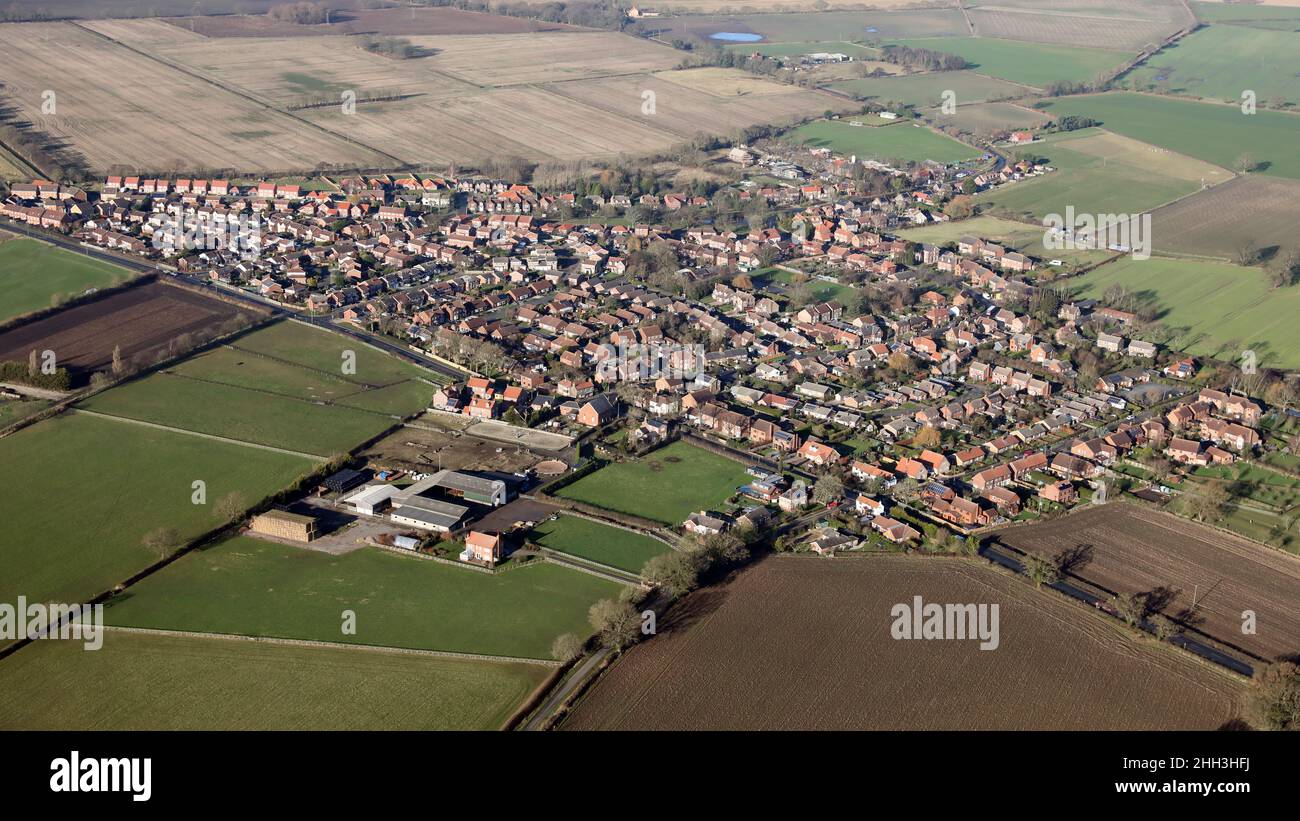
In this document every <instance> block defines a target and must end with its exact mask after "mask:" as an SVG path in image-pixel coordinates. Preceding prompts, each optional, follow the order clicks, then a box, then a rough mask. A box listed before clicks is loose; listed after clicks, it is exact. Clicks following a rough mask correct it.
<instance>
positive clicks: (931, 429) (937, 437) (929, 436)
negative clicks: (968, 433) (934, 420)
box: [912, 425, 943, 448]
mask: <svg viewBox="0 0 1300 821" xmlns="http://www.w3.org/2000/svg"><path fill="white" fill-rule="evenodd" d="M942 441H943V436H942V434H940V433H939V429H938V428H936V427H935V426H934V425H926V426H925V427H923V428H921V429H920V430H918V431H917V432H916V436H913V437H912V444H913V445H915V446H916V447H918V448H933V447H938V445H939V443H940V442H942Z"/></svg>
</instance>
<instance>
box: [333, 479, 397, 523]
mask: <svg viewBox="0 0 1300 821" xmlns="http://www.w3.org/2000/svg"><path fill="white" fill-rule="evenodd" d="M401 490H402V489H401V488H399V487H394V486H393V485H367V486H366V487H363V488H362V489H361V490H358V491H357V492H356V493H354V494H352V495H351V496H349V497H348V498H346V499H344V500H343V504H345V505H348V506H349V507H351V508H353V509H354V510H356V512H357V513H362V514H364V515H366V516H377V515H379V514H380V513H382V512H383V511H384V509H385V508H387V507H388V506H389V505H390V504H392V501H393V497H394V496H396V495H397V494H399V493H401Z"/></svg>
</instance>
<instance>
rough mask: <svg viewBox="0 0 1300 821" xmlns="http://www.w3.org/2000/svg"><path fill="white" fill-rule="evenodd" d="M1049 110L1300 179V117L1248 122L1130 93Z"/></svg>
mask: <svg viewBox="0 0 1300 821" xmlns="http://www.w3.org/2000/svg"><path fill="white" fill-rule="evenodd" d="M1045 107H1046V110H1047V111H1048V113H1050V114H1053V115H1058V116H1059V115H1064V114H1075V115H1080V116H1084V117H1091V118H1093V119H1095V120H1099V121H1101V123H1102V125H1103V126H1104V127H1105V128H1106V130H1107V131H1114V132H1117V133H1119V134H1123V135H1125V136H1128V137H1132V138H1133V139H1135V140H1141V141H1142V142H1146V143H1150V144H1151V145H1158V146H1160V147H1161V148H1168V149H1169V150H1171V151H1176V152H1178V153H1180V154H1185V155H1187V156H1189V157H1196V158H1197V159H1201V160H1205V161H1206V162H1210V163H1213V164H1215V165H1218V166H1222V167H1223V168H1233V167H1234V166H1235V164H1236V162H1237V159H1238V158H1239V157H1241V156H1242V155H1249V156H1250V158H1251V160H1253V162H1254V163H1256V164H1262V165H1263V166H1264V167H1263V168H1261V169H1260V171H1261V173H1264V174H1269V175H1274V176H1278V177H1290V178H1292V179H1300V140H1297V139H1296V134H1297V133H1300V115H1296V114H1284V113H1281V112H1276V111H1258V112H1256V113H1255V114H1253V115H1251V116H1249V117H1248V116H1246V115H1244V114H1242V113H1241V107H1240V106H1236V105H1216V104H1213V103H1199V102H1196V101H1194V100H1178V99H1174V98H1172V97H1159V96H1154V95H1150V94H1133V93H1129V92H1120V93H1115V94H1088V95H1082V96H1077V97H1059V98H1056V99H1053V100H1049V101H1047V102H1046V103H1045Z"/></svg>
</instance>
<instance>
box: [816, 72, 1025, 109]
mask: <svg viewBox="0 0 1300 821" xmlns="http://www.w3.org/2000/svg"><path fill="white" fill-rule="evenodd" d="M831 87H832V88H834V89H835V90H837V91H843V92H845V93H848V94H853V95H856V96H858V97H861V98H863V99H868V100H872V101H874V102H878V103H881V104H903V105H914V106H917V107H920V108H930V107H932V106H937V105H940V104H941V103H942V102H943V101H944V97H943V95H944V92H945V91H951V92H952V93H953V95H955V97H956V101H957V105H958V106H959V107H960V106H964V105H966V104H968V103H981V102H985V101H988V100H1005V99H1011V98H1015V97H1023V96H1025V95H1026V94H1028V93H1029V89H1027V88H1025V87H1024V86H1021V85H1017V84H1015V83H1008V82H1007V81H1006V80H998V79H995V78H993V77H984V76H982V75H979V74H976V73H974V72H972V71H934V72H929V73H926V74H906V75H903V76H901V77H863V78H860V79H856V80H845V81H843V82H839V83H833V84H832V86H831Z"/></svg>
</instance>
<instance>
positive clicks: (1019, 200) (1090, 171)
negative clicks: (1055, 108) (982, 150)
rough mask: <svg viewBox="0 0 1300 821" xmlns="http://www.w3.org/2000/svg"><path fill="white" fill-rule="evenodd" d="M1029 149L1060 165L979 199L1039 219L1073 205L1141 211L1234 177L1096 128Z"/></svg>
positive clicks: (1103, 211)
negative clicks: (1046, 172)
mask: <svg viewBox="0 0 1300 821" xmlns="http://www.w3.org/2000/svg"><path fill="white" fill-rule="evenodd" d="M1024 150H1025V151H1027V152H1029V153H1031V154H1034V155H1037V156H1042V157H1046V158H1047V161H1048V164H1049V165H1051V167H1052V168H1053V169H1055V170H1054V171H1052V172H1050V173H1048V174H1046V175H1044V176H1041V177H1037V178H1033V179H1028V180H1021V181H1019V182H1013V183H1010V184H1008V185H1004V186H1002V187H1000V188H997V189H994V190H992V191H986V192H984V193H983V194H980V195H979V196H977V197H976V202H978V203H979V204H980V205H981V206H982V207H984V208H986V209H988V210H992V211H995V212H1003V213H1006V214H1009V215H1012V216H1016V217H1022V218H1034V219H1041V218H1043V217H1044V216H1046V215H1047V214H1064V213H1065V209H1066V208H1067V207H1068V206H1074V209H1075V211H1076V212H1077V213H1088V214H1140V213H1142V212H1144V211H1149V210H1151V209H1152V208H1155V207H1157V206H1160V205H1164V204H1165V203H1167V202H1171V201H1173V200H1176V199H1178V198H1179V197H1183V196H1186V195H1188V194H1192V193H1195V192H1196V191H1199V190H1201V187H1202V185H1206V186H1210V185H1214V184H1217V183H1221V182H1226V181H1227V180H1228V179H1230V178H1231V176H1232V175H1231V174H1230V173H1228V172H1227V171H1225V170H1224V169H1222V168H1218V167H1215V166H1212V165H1210V164H1208V163H1205V162H1201V161H1200V160H1197V159H1193V158H1191V157H1187V156H1182V155H1179V154H1174V153H1172V152H1169V151H1162V150H1159V149H1155V148H1153V147H1152V146H1150V145H1147V144H1145V143H1141V142H1138V141H1136V140H1131V139H1129V138H1127V137H1124V136H1121V135H1118V134H1108V133H1105V132H1097V131H1095V130H1092V129H1089V130H1087V131H1080V132H1074V133H1072V134H1065V135H1060V136H1059V137H1058V138H1057V139H1055V140H1053V141H1051V142H1048V143H1044V144H1042V145H1037V146H1032V145H1031V146H1028V147H1026V148H1025V149H1024Z"/></svg>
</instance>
